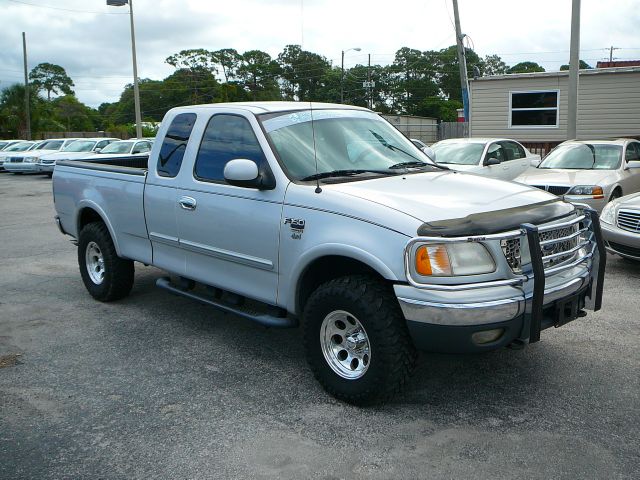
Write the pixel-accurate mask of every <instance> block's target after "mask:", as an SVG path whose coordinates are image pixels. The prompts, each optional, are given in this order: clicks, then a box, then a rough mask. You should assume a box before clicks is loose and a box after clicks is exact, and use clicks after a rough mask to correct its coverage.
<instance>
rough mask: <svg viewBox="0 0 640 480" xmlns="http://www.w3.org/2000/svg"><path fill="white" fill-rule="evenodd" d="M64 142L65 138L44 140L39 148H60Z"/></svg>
mask: <svg viewBox="0 0 640 480" xmlns="http://www.w3.org/2000/svg"><path fill="white" fill-rule="evenodd" d="M63 143H64V140H48V141H46V142H43V143H42V145H41V146H40V147H38V150H60V148H62V144H63Z"/></svg>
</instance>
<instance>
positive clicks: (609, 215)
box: [600, 202, 616, 225]
mask: <svg viewBox="0 0 640 480" xmlns="http://www.w3.org/2000/svg"><path fill="white" fill-rule="evenodd" d="M615 218H616V202H609V203H607V204H606V205H605V206H604V208H603V209H602V213H601V214H600V221H601V222H604V223H608V224H609V225H613V224H614V223H615Z"/></svg>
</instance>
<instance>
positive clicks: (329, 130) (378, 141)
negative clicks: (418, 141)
mask: <svg viewBox="0 0 640 480" xmlns="http://www.w3.org/2000/svg"><path fill="white" fill-rule="evenodd" d="M311 115H312V112H311V111H310V110H304V111H296V112H278V113H269V114H263V115H260V116H259V118H260V121H261V122H262V125H263V126H264V129H265V131H266V134H267V136H268V137H269V139H270V140H271V142H272V144H273V146H274V148H275V150H276V151H277V153H278V156H279V157H280V160H281V161H282V163H283V164H284V166H285V168H286V170H287V172H288V174H289V175H290V176H291V177H292V178H293V179H294V180H305V179H306V180H309V179H310V178H309V177H315V178H322V177H329V176H349V175H353V174H360V173H368V174H370V175H395V174H399V173H406V168H414V167H417V168H425V167H426V168H435V167H432V165H433V164H431V163H428V160H427V158H426V157H425V156H424V155H423V154H422V152H420V150H418V149H417V148H416V147H415V146H414V145H413V144H412V143H411V142H410V141H409V140H408V139H407V138H405V137H404V136H403V135H402V134H401V133H400V132H398V131H397V130H396V129H395V128H393V127H392V126H391V125H390V124H389V123H387V122H386V121H385V120H383V119H381V118H380V117H379V116H378V115H376V114H375V113H371V112H363V111H358V110H314V111H313V122H312V121H311V120H312V116H311ZM312 123H313V126H312ZM314 145H315V155H314ZM316 162H317V168H316ZM398 169H401V170H400V171H398ZM331 172H334V173H335V175H330V174H331ZM323 174H324V175H323ZM319 176H320V177H319Z"/></svg>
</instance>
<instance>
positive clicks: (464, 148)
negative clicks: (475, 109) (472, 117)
mask: <svg viewBox="0 0 640 480" xmlns="http://www.w3.org/2000/svg"><path fill="white" fill-rule="evenodd" d="M431 148H432V149H433V151H434V153H435V158H434V160H435V161H436V163H438V164H441V165H445V166H447V167H449V168H451V169H452V170H460V171H463V172H469V173H477V174H480V175H484V176H487V177H491V178H499V179H501V180H513V179H514V178H516V177H517V176H518V175H520V174H522V173H524V172H525V170H527V168H529V167H530V166H531V163H532V162H533V163H536V162H537V161H540V155H536V154H533V153H531V152H530V151H529V150H527V149H526V148H525V147H523V146H522V145H521V144H520V143H518V142H516V141H515V140H508V139H503V138H451V139H448V140H441V141H440V142H437V143H434V144H433V145H431Z"/></svg>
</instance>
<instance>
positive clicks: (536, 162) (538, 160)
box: [530, 158, 542, 168]
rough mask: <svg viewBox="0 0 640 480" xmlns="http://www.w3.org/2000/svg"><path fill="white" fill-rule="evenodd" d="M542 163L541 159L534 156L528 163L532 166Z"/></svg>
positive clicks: (536, 166) (535, 166)
mask: <svg viewBox="0 0 640 480" xmlns="http://www.w3.org/2000/svg"><path fill="white" fill-rule="evenodd" d="M541 163H542V160H540V159H539V158H536V159H534V160H531V162H530V165H531V166H532V167H534V168H538V165H540V164H541Z"/></svg>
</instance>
